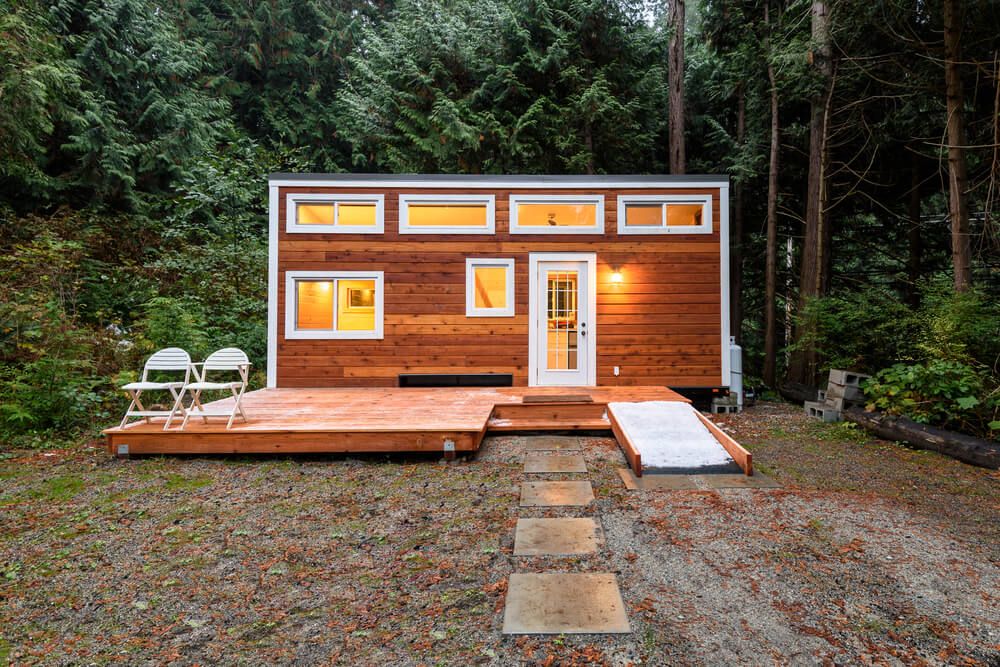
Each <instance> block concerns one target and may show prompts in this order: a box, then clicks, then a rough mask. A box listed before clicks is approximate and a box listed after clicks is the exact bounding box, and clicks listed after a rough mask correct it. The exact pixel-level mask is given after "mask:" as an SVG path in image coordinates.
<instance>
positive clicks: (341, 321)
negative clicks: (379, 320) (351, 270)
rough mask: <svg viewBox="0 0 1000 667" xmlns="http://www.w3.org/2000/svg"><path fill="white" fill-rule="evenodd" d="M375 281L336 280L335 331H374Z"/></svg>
mask: <svg viewBox="0 0 1000 667" xmlns="http://www.w3.org/2000/svg"><path fill="white" fill-rule="evenodd" d="M374 329H375V281H374V280H338V281H337V331H374Z"/></svg>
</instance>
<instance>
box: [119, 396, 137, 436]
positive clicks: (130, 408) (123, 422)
mask: <svg viewBox="0 0 1000 667" xmlns="http://www.w3.org/2000/svg"><path fill="white" fill-rule="evenodd" d="M128 393H129V396H131V397H132V402H131V403H129V404H128V409H126V410H125V416H124V417H122V423H121V424H119V425H118V428H125V424H127V423H128V418H129V415H131V414H132V408H134V407H135V401H136V393H135V392H134V391H129V392H128Z"/></svg>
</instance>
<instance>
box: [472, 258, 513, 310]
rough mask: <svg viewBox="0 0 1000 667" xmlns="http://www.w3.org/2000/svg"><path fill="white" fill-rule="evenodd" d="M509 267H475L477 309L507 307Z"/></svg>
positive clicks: (474, 279)
mask: <svg viewBox="0 0 1000 667" xmlns="http://www.w3.org/2000/svg"><path fill="white" fill-rule="evenodd" d="M507 270H508V269H507V267H506V266H476V267H473V281H474V286H475V290H476V296H475V305H476V308H506V307H507Z"/></svg>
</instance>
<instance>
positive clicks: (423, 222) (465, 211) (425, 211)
mask: <svg viewBox="0 0 1000 667" xmlns="http://www.w3.org/2000/svg"><path fill="white" fill-rule="evenodd" d="M406 206H407V207H408V208H407V215H408V218H407V219H408V221H409V226H410V227H481V228H483V229H486V227H487V226H488V220H487V217H488V216H487V207H486V204H440V203H427V204H424V203H419V202H409V203H408V204H406Z"/></svg>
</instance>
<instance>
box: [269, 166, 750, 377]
mask: <svg viewBox="0 0 1000 667" xmlns="http://www.w3.org/2000/svg"><path fill="white" fill-rule="evenodd" d="M269 193H270V210H269V216H270V220H269V223H270V247H269V282H268V367H267V382H268V386H269V387H336V386H355V387H361V386H400V385H401V384H403V385H406V384H407V383H409V384H421V381H422V379H424V378H426V379H428V381H427V382H426V383H425V384H435V383H445V384H447V383H460V384H464V383H473V384H475V383H477V382H478V383H483V384H492V383H498V384H504V383H507V382H509V383H510V384H513V385H515V386H522V385H530V386H545V385H564V386H591V385H666V386H669V387H673V388H681V389H684V388H687V389H690V388H718V387H725V386H728V385H729V372H730V366H729V364H730V360H729V335H730V331H729V327H730V324H729V316H728V313H729V266H728V264H729V261H728V256H729V245H728V244H729V238H728V193H729V183H728V179H727V178H726V177H721V176H472V175H467V176H450V175H357V174H274V175H272V176H271V177H270V181H269Z"/></svg>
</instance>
